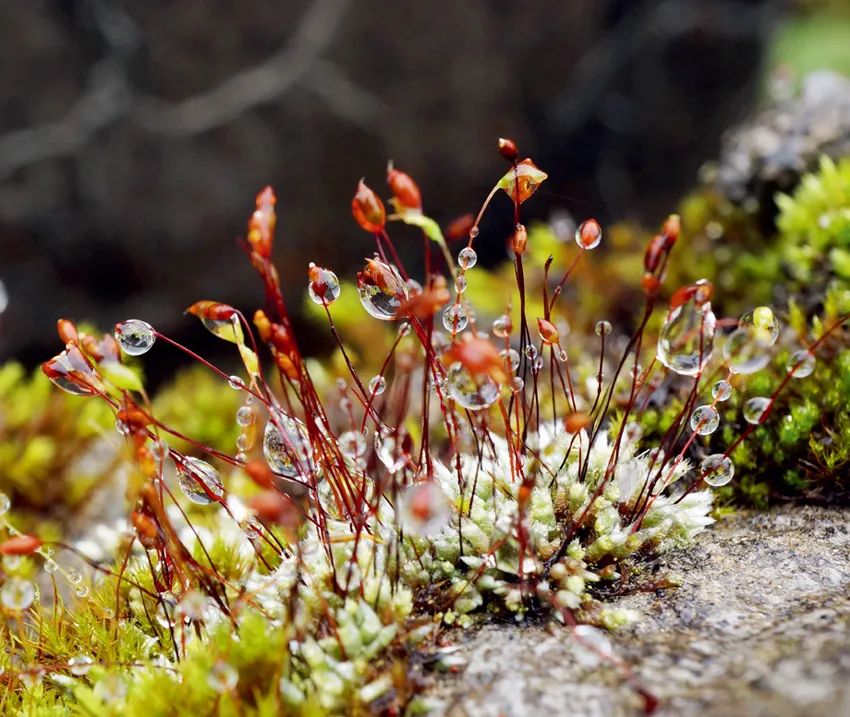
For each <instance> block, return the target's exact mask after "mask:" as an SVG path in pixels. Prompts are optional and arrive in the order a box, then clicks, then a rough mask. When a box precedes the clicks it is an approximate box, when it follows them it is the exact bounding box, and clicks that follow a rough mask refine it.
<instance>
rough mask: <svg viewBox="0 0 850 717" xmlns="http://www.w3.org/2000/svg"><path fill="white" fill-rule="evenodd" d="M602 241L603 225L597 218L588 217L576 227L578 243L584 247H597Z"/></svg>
mask: <svg viewBox="0 0 850 717" xmlns="http://www.w3.org/2000/svg"><path fill="white" fill-rule="evenodd" d="M601 241H602V227H601V226H600V224H599V222H597V221H596V220H595V219H586V220H585V221H583V222H582V223H581V224H579V226H578V228H577V229H576V244H578V245H579V246H580V247H581V248H582V249H595V248H596V247H598V246H599V243H600V242H601Z"/></svg>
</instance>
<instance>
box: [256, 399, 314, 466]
mask: <svg viewBox="0 0 850 717" xmlns="http://www.w3.org/2000/svg"><path fill="white" fill-rule="evenodd" d="M275 417H276V419H277V422H278V424H279V425H280V428H281V429H282V431H283V435H281V431H280V430H278V428H277V426H275V424H274V421H272V419H271V418H270V419H269V421H268V423H266V431H265V434H264V436H263V454H264V455H265V457H266V461H267V462H268V464H269V467H270V468H271V469H272V470H273V471H274V472H275V473H277V474H279V475H282V476H284V477H286V478H305V477H306V476H308V475H310V474H312V473H315V472H316V464H315V461H314V460H313V451H312V449H311V447H310V439H309V435H308V433H307V427H306V426H305V425H304V424H303V423H302V422H301V421H299V420H298V419H297V418H293V417H292V416H289V415H287V414H285V413H284V412H283V411H280V410H277V411H276V412H275Z"/></svg>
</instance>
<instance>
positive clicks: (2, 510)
mask: <svg viewBox="0 0 850 717" xmlns="http://www.w3.org/2000/svg"><path fill="white" fill-rule="evenodd" d="M11 507H12V501H11V499H10V498H9V496H8V495H6V494H5V493H3V492H0V515H5V514H6V513H8V512H9V509H10V508H11Z"/></svg>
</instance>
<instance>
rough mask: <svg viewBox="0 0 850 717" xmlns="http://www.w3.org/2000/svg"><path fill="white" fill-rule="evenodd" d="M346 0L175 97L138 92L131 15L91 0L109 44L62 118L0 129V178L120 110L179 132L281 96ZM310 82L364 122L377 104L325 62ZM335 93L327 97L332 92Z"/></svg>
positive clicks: (327, 37)
mask: <svg viewBox="0 0 850 717" xmlns="http://www.w3.org/2000/svg"><path fill="white" fill-rule="evenodd" d="M350 3H351V0H314V2H313V3H311V4H310V6H309V7H308V8H307V10H306V11H305V13H304V15H303V17H302V19H301V22H300V23H299V25H298V27H297V28H296V29H295V31H294V33H293V34H292V36H291V37H290V39H289V40H288V42H287V43H286V45H285V46H284V47H283V48H281V49H280V50H278V51H277V52H276V53H275V54H273V55H272V56H271V57H270V58H268V59H267V60H265V61H264V62H262V63H260V64H259V65H256V66H255V67H252V68H250V69H247V70H244V71H242V72H239V73H237V74H235V75H233V76H232V77H229V78H228V79H226V80H225V81H224V82H222V83H221V84H220V85H218V86H217V87H215V88H213V89H211V90H209V91H207V92H203V93H201V94H198V95H195V96H193V97H189V98H187V99H185V100H182V101H180V102H174V103H171V102H162V101H160V100H158V99H156V98H152V97H144V96H140V95H138V94H137V93H136V92H135V91H134V89H133V87H132V86H131V84H130V82H129V80H128V72H127V61H128V60H129V58H130V57H131V56H132V54H133V52H134V51H135V50H136V48H137V47H138V43H139V36H138V32H137V31H136V27H135V24H134V23H133V21H132V19H131V18H130V17H129V16H128V15H126V14H125V13H123V11H121V10H120V9H119V8H117V7H116V6H115V5H112V4H107V3H104V2H100V1H99V0H96V1H93V2H92V3H90V5H89V9H90V10H91V14H92V18H93V20H94V23H95V25H96V26H97V29H98V31H99V33H100V34H101V35H102V37H103V39H104V41H105V43H106V44H107V46H108V48H109V50H108V52H107V54H106V56H105V57H104V58H103V59H102V60H100V61H98V62H97V63H95V64H94V65H93V67H92V69H91V70H90V72H89V75H88V78H87V82H86V86H87V89H86V91H85V92H84V94H83V95H82V97H80V98H79V99H78V100H77V101H76V102H75V103H74V105H73V106H72V107H71V109H70V110H69V112H68V114H66V115H65V116H64V117H63V118H62V119H60V120H58V121H56V122H47V123H44V124H39V125H36V126H33V127H27V128H25V129H20V130H14V131H12V132H9V133H8V134H6V135H4V136H0V181H2V180H5V179H8V178H9V177H10V176H11V175H12V174H13V173H14V172H16V171H17V170H19V169H22V168H24V167H27V166H29V165H31V164H35V163H36V162H40V161H43V160H47V159H54V158H59V157H66V156H69V155H72V154H74V153H75V152H77V151H78V150H79V149H81V148H83V147H85V146H86V145H87V144H89V143H90V142H91V141H92V140H93V139H94V137H95V135H96V134H97V133H98V132H99V131H100V130H102V129H105V128H107V127H109V126H111V125H113V124H115V123H116V122H117V121H118V120H120V119H122V118H123V117H126V116H130V117H131V118H132V119H133V121H134V122H135V123H136V124H138V125H139V126H140V127H142V128H144V129H145V130H146V131H148V132H152V133H155V134H163V135H167V136H172V137H186V136H191V135H194V134H198V133H200V132H205V131H207V130H210V129H213V128H215V127H219V126H221V125H224V124H227V123H228V122H230V121H232V120H234V119H236V118H237V117H239V116H240V115H241V114H243V113H244V112H246V111H248V110H250V109H252V108H253V107H255V106H257V105H260V104H262V103H265V102H268V101H270V100H273V99H275V98H277V97H280V96H281V95H283V94H284V93H285V92H286V91H287V90H289V89H290V88H291V87H293V86H294V85H295V84H297V83H299V82H301V81H303V80H304V79H305V78H306V76H307V73H308V72H309V71H310V70H311V68H312V67H313V66H314V65H315V63H316V62H317V59H318V57H319V55H320V54H321V53H322V52H323V51H324V50H325V49H326V48H327V47H328V45H329V44H330V42H331V40H332V39H333V37H334V34H335V33H336V31H337V29H338V27H339V24H340V21H341V20H342V18H343V16H344V15H345V11H346V10H347V8H348V6H349V5H350ZM311 79H314V80H315V82H313V83H311V85H310V89H311V90H312V91H313V92H315V93H316V94H318V95H319V96H320V97H321V98H322V99H323V100H324V101H325V102H326V103H327V104H329V105H330V106H331V107H332V109H334V111H336V112H337V114H339V115H340V116H342V117H344V118H346V119H349V120H350V121H353V122H355V123H357V124H360V125H363V124H365V123H367V122H369V121H371V118H372V117H374V116H375V115H376V114H377V113H378V112H379V111H380V109H381V108H380V105H379V103H377V101H376V100H375V99H374V98H373V97H372V96H371V95H369V94H368V93H366V92H365V91H363V90H361V89H359V88H357V87H356V86H354V85H353V84H351V83H350V82H349V81H348V80H347V78H345V77H343V76H342V75H341V74H340V73H339V72H338V71H337V70H336V69H335V68H334V67H333V66H332V65H330V64H329V63H322V64H321V65H319V66H318V68H317V71H316V77H315V78H311ZM337 92H338V93H339V96H338V97H332V95H333V94H334V93H337Z"/></svg>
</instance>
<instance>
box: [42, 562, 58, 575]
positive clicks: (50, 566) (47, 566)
mask: <svg viewBox="0 0 850 717" xmlns="http://www.w3.org/2000/svg"><path fill="white" fill-rule="evenodd" d="M57 570H59V564H58V563H57V562H56V561H55V560H53V559H48V560H45V561H44V572H46V573H49V574H52V573H55V572H56V571H57Z"/></svg>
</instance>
